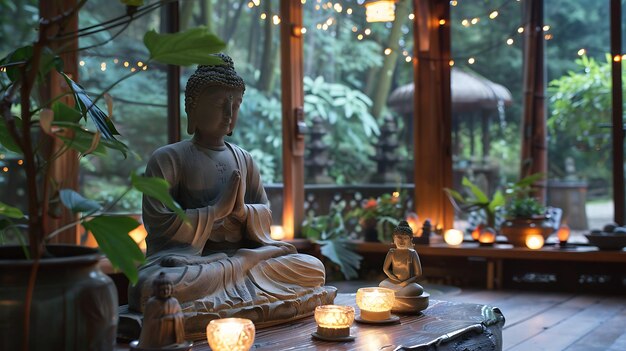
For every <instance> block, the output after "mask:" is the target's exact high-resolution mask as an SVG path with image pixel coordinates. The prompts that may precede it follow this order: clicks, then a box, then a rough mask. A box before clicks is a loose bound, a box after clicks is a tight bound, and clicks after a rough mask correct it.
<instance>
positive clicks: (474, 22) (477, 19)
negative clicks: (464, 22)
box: [470, 17, 480, 24]
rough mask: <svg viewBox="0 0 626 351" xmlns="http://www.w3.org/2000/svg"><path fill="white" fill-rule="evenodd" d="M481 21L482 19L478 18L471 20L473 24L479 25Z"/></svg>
mask: <svg viewBox="0 0 626 351" xmlns="http://www.w3.org/2000/svg"><path fill="white" fill-rule="evenodd" d="M479 21H480V18H478V17H474V18H472V20H471V21H470V22H471V23H472V24H476V23H478V22H479Z"/></svg>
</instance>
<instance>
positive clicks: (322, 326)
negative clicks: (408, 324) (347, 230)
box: [206, 287, 397, 351]
mask: <svg viewBox="0 0 626 351" xmlns="http://www.w3.org/2000/svg"><path fill="white" fill-rule="evenodd" d="M394 300H395V293H394V291H393V290H391V289H386V288H378V287H372V288H361V289H359V290H358V291H357V293H356V304H357V306H359V310H360V315H359V316H358V317H357V318H356V320H357V322H364V323H374V324H375V323H385V322H387V321H389V320H391V319H392V315H391V308H392V307H393V303H394ZM396 318H397V317H396ZM354 320H355V309H354V307H352V306H340V305H323V306H318V307H317V308H315V323H316V324H317V331H316V332H315V333H313V334H312V335H313V337H315V338H318V339H322V340H326V341H350V340H354V336H351V335H350V326H351V325H352V323H353V322H354ZM206 335H207V341H208V342H209V346H210V347H211V349H212V350H214V351H246V350H249V349H250V348H251V347H252V344H253V343H254V336H255V328H254V323H252V321H251V320H249V319H245V318H222V319H215V320H212V321H211V322H210V323H209V325H207V328H206Z"/></svg>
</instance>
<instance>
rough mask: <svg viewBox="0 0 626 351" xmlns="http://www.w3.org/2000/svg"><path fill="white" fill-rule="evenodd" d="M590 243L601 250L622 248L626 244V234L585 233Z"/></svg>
mask: <svg viewBox="0 0 626 351" xmlns="http://www.w3.org/2000/svg"><path fill="white" fill-rule="evenodd" d="M585 237H587V240H589V243H590V244H591V245H593V246H597V247H598V248H599V249H600V250H621V249H622V248H623V247H624V246H626V234H613V233H601V234H585Z"/></svg>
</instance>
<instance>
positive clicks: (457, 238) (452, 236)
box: [443, 229, 463, 246]
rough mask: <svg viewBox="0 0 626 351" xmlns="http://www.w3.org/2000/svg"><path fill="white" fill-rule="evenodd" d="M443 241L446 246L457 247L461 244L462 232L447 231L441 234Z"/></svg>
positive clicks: (456, 230) (455, 230)
mask: <svg viewBox="0 0 626 351" xmlns="http://www.w3.org/2000/svg"><path fill="white" fill-rule="evenodd" d="M443 240H444V241H445V242H446V244H448V245H452V246H458V245H461V243H462V242H463V232H462V231H460V230H458V229H448V230H446V232H445V233H444V234H443Z"/></svg>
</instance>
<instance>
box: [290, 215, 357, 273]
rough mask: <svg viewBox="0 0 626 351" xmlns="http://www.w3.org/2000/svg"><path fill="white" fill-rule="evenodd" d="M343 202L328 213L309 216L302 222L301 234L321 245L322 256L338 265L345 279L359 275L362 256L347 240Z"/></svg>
mask: <svg viewBox="0 0 626 351" xmlns="http://www.w3.org/2000/svg"><path fill="white" fill-rule="evenodd" d="M344 208H345V203H342V204H339V205H337V206H335V207H333V208H332V209H331V211H330V214H328V215H322V216H309V217H308V218H307V219H305V221H304V223H302V235H303V236H304V237H305V238H308V239H309V240H311V241H313V242H315V243H317V244H319V245H320V247H321V249H320V250H321V253H322V255H323V256H324V257H326V258H327V259H329V260H330V261H331V262H333V263H334V264H336V265H337V266H339V268H340V270H341V272H342V273H343V275H344V277H345V278H346V279H348V280H349V279H353V278H357V277H358V276H359V274H358V269H359V268H360V267H361V260H362V259H363V257H362V256H361V255H359V254H357V253H356V252H354V244H352V243H351V242H350V241H348V238H347V236H346V228H345V225H344V221H343V216H342V211H343V209H344Z"/></svg>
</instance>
